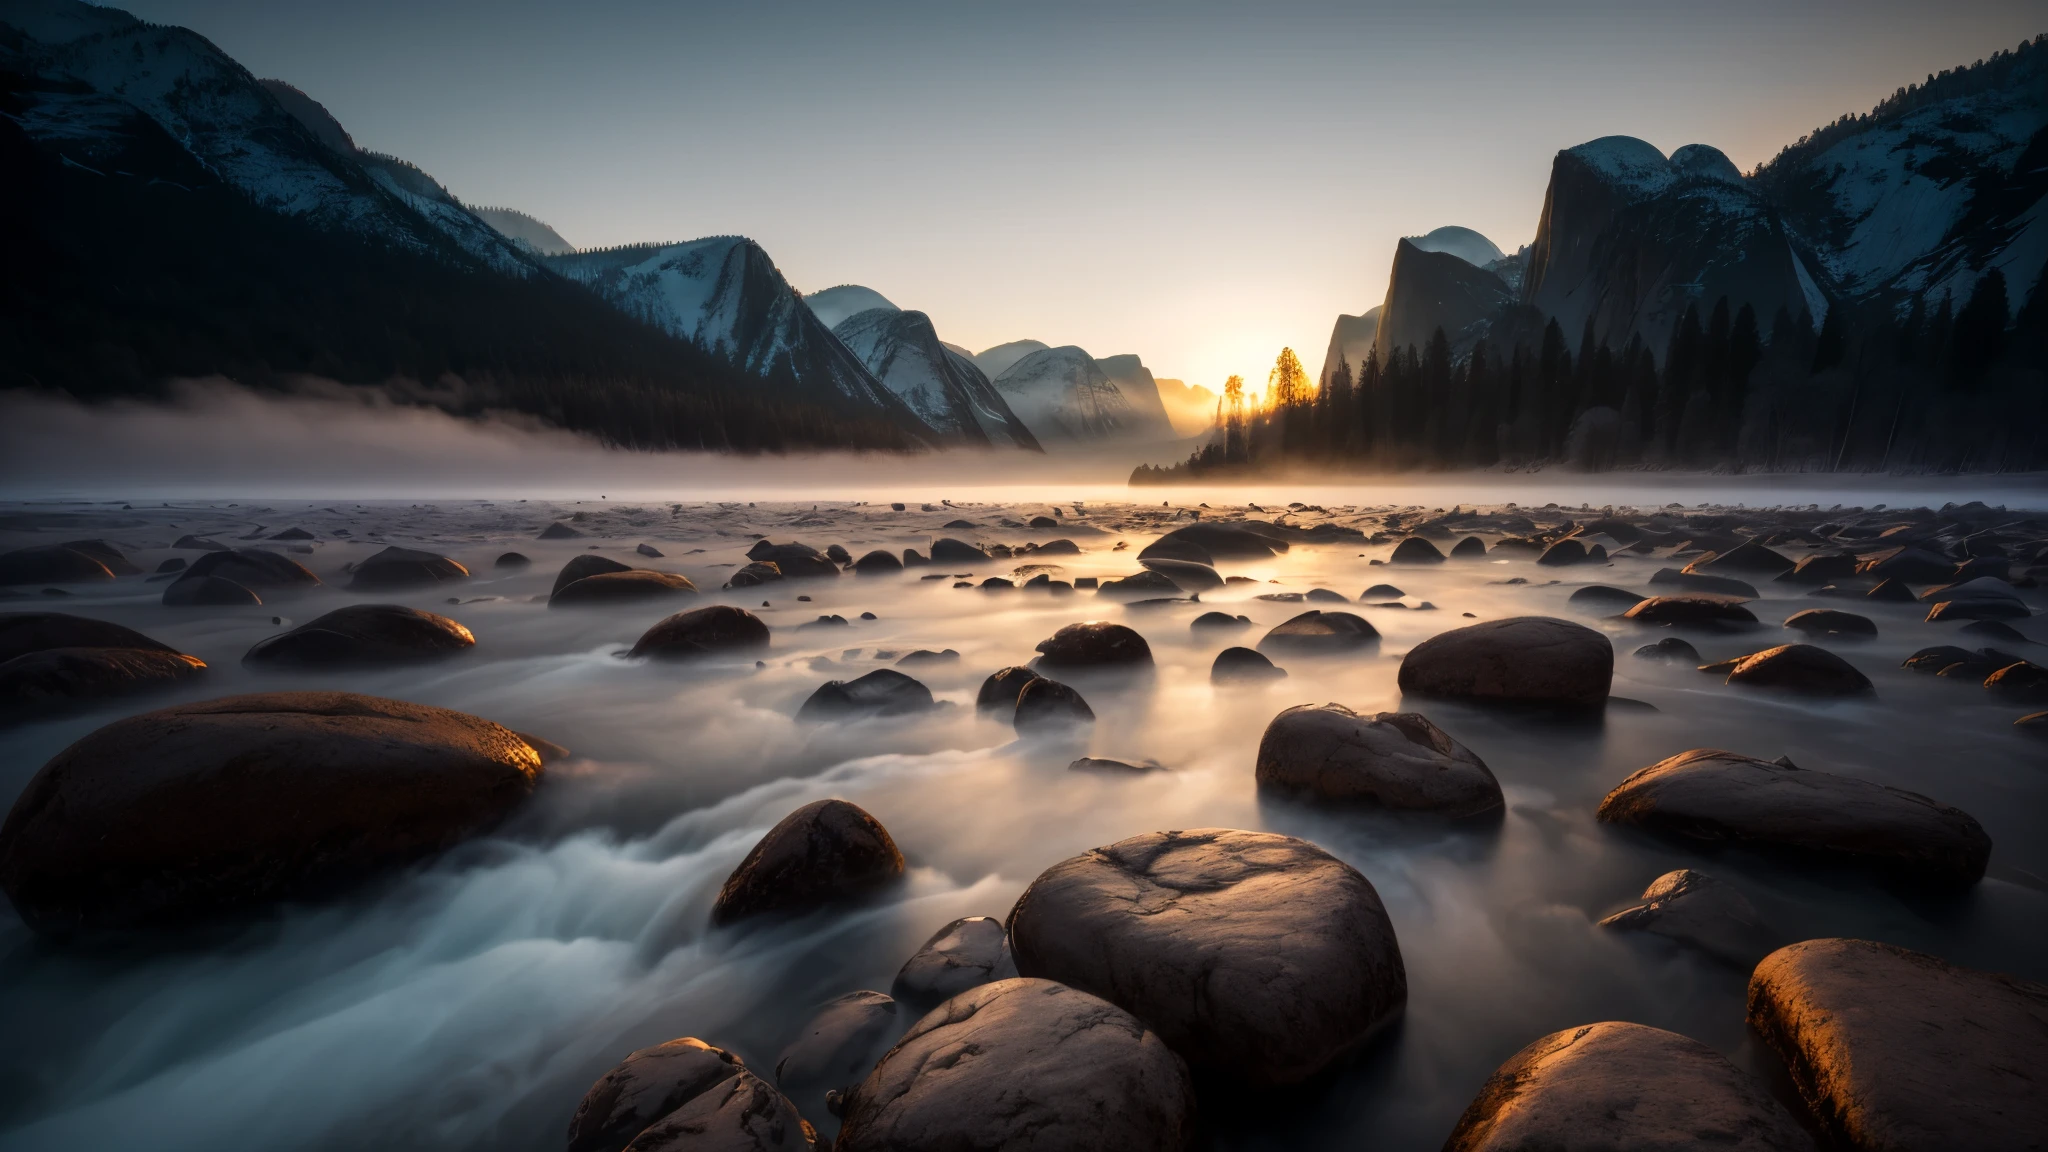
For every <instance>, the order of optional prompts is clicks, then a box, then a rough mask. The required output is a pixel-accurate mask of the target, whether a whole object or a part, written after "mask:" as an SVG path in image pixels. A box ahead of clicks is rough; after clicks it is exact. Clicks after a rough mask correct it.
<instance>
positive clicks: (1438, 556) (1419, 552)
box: [1387, 536, 1444, 564]
mask: <svg viewBox="0 0 2048 1152" xmlns="http://www.w3.org/2000/svg"><path fill="white" fill-rule="evenodd" d="M1443 562H1444V554H1443V552H1442V551H1441V550H1439V549H1438V548H1437V546H1436V545H1434V544H1432V543H1430V542H1429V541H1427V540H1425V539H1423V538H1422V537H1420V536H1410V537H1408V538H1407V539H1405V540H1403V541H1401V542H1400V543H1399V544H1396V545H1394V554H1393V555H1391V556H1389V557H1387V563H1389V564H1441V563H1443Z"/></svg>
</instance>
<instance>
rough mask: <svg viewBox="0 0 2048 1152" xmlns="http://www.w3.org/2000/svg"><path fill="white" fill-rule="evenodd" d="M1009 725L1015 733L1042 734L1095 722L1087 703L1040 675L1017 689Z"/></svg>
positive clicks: (1077, 695) (1055, 681)
mask: <svg viewBox="0 0 2048 1152" xmlns="http://www.w3.org/2000/svg"><path fill="white" fill-rule="evenodd" d="M1010 723H1011V724H1012V725H1013V726H1014V727H1015V728H1016V729H1017V731H1018V733H1019V734H1025V733H1042V732H1048V731H1056V730H1058V729H1061V728H1071V727H1073V726H1075V725H1079V724H1093V723H1095V710H1094V709H1092V708H1090V707H1088V701H1086V700H1084V699H1082V698H1081V694H1080V693H1079V692H1076V691H1074V690H1073V689H1072V688H1069V687H1068V686H1066V685H1065V684H1062V683H1060V682H1059V681H1057V680H1048V679H1046V678H1045V677H1043V676H1038V677H1034V678H1033V679H1031V680H1027V681H1025V682H1024V685H1023V687H1021V688H1019V689H1018V690H1017V709H1016V711H1015V713H1013V714H1012V716H1011V718H1010Z"/></svg>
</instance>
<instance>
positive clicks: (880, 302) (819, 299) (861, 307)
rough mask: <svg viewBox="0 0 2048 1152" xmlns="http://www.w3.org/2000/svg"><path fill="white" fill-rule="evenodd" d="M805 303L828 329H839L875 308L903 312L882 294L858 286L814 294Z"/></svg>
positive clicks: (845, 285)
mask: <svg viewBox="0 0 2048 1152" xmlns="http://www.w3.org/2000/svg"><path fill="white" fill-rule="evenodd" d="M804 303H806V304H808V305H810V306H811V311H812V312H815V313H817V316H818V320H819V322H820V323H822V324H824V325H825V327H827V328H837V327H839V325H840V324H841V322H843V321H845V320H846V319H847V318H848V317H850V316H858V315H859V314H861V313H862V312H866V311H868V310H870V309H874V308H883V309H887V310H888V311H890V312H900V311H902V309H900V308H898V307H896V305H894V304H892V303H890V302H889V298H888V297H886V296H884V295H882V294H881V293H880V292H877V291H875V290H874V289H873V288H863V287H861V286H860V285H858V284H840V285H837V286H835V287H832V288H826V289H824V290H822V291H819V292H813V293H811V294H810V295H808V296H806V297H804Z"/></svg>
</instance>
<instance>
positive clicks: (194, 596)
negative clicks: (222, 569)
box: [163, 552, 263, 608]
mask: <svg viewBox="0 0 2048 1152" xmlns="http://www.w3.org/2000/svg"><path fill="white" fill-rule="evenodd" d="M212 555H215V556H219V555H224V553H219V552H215V553H212ZM163 602H164V603H165V604H168V605H170V606H172V607H175V608H195V607H214V608H224V607H235V606H237V605H248V604H262V603H263V598H262V597H261V596H258V595H256V593H254V592H251V591H250V590H249V589H247V588H244V587H242V586H241V585H240V584H237V583H235V582H234V581H233V580H223V579H221V578H220V577H218V576H190V575H187V576H186V577H184V578H181V579H178V580H173V581H172V582H171V583H170V584H168V585H166V586H165V587H164V597H163Z"/></svg>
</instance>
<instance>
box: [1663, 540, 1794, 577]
mask: <svg viewBox="0 0 2048 1152" xmlns="http://www.w3.org/2000/svg"><path fill="white" fill-rule="evenodd" d="M1794 567H1795V565H1794V564H1793V563H1792V561H1790V560H1788V559H1786V558H1785V557H1784V556H1782V555H1780V554H1779V553H1776V552H1773V551H1771V550H1770V549H1769V548H1766V547H1764V546H1763V545H1762V544H1759V543H1757V542H1756V541H1754V540H1747V541H1744V542H1743V543H1741V544H1737V545H1736V546H1735V547H1733V548H1730V549H1727V550H1726V551H1722V552H1716V553H1714V554H1713V555H1712V556H1702V557H1700V558H1699V559H1697V560H1695V561H1693V562H1692V563H1690V564H1687V565H1686V566H1685V571H1686V572H1688V573H1692V574H1694V575H1698V574H1701V573H1706V574H1710V575H1722V576H1730V575H1749V576H1778V575H1782V574H1783V573H1786V572H1790V571H1791V570H1792V569H1793V568H1794Z"/></svg>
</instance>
